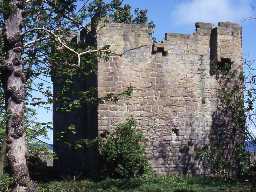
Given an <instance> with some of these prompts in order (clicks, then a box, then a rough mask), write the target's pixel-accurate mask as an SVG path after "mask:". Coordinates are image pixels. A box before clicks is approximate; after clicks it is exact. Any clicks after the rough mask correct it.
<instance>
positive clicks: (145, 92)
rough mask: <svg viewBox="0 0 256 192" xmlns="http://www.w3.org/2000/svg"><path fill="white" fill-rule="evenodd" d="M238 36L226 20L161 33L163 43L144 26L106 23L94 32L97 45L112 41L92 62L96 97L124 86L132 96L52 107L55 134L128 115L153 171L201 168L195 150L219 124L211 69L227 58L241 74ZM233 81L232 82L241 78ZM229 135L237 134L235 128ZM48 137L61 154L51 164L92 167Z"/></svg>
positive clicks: (104, 126) (98, 126)
mask: <svg viewBox="0 0 256 192" xmlns="http://www.w3.org/2000/svg"><path fill="white" fill-rule="evenodd" d="M241 38H242V34H241V27H240V26H239V25H237V24H233V23H229V22H221V23H219V24H218V26H217V27H213V25H212V24H209V23H196V32H194V33H193V34H191V35H184V34H177V33H167V34H166V35H165V40H164V41H163V42H162V43H153V41H152V39H151V37H150V35H149V29H148V27H147V26H144V25H133V24H117V23H109V24H106V26H104V27H102V28H100V29H99V30H98V32H97V46H98V47H99V48H101V47H103V46H104V45H111V47H110V48H111V50H112V52H114V53H115V54H113V55H111V56H110V58H109V60H107V61H106V60H104V59H102V60H99V61H98V73H97V77H95V79H94V80H95V81H94V83H95V86H97V90H98V96H99V97H104V96H106V95H107V94H109V93H121V92H123V91H125V90H126V89H127V88H128V87H130V86H131V87H133V92H132V96H131V97H124V98H121V99H119V100H118V101H117V102H111V101H106V102H104V103H101V104H99V105H98V106H97V108H93V109H92V108H88V107H86V108H84V109H81V110H80V111H79V112H76V113H73V114H63V113H59V112H55V113H54V126H55V130H56V131H55V132H58V131H60V130H63V129H65V127H67V126H68V125H69V123H75V124H77V126H78V127H79V129H80V132H81V135H80V137H81V138H83V137H84V138H90V137H94V136H96V135H97V134H100V133H102V132H104V130H109V129H111V127H113V126H115V125H116V124H118V123H120V122H123V121H125V120H126V119H127V118H128V117H131V116H132V117H133V118H135V119H136V122H137V126H138V129H141V130H142V131H143V133H144V136H145V144H146V155H147V157H148V159H149V160H150V163H151V165H152V167H153V169H154V170H155V171H156V173H158V174H170V173H174V172H179V173H199V174H200V173H202V171H203V164H202V163H201V162H200V160H199V159H198V157H197V151H198V150H200V149H202V148H203V147H204V146H205V145H208V144H209V142H210V139H209V138H210V137H211V134H213V133H214V132H215V131H214V130H213V129H216V126H217V127H221V126H222V127H223V122H221V121H224V120H218V119H217V120H216V117H217V116H218V114H219V112H218V110H219V107H218V105H219V99H218V90H220V89H221V88H222V87H221V86H223V85H221V84H220V79H221V78H225V76H224V75H221V74H219V72H218V71H219V70H220V69H222V68H223V65H227V64H229V67H230V68H228V70H231V71H232V70H233V71H234V70H236V71H237V72H238V73H240V72H242V68H243V67H242V41H241ZM233 78H234V79H237V76H234V77H233ZM234 79H233V81H232V82H231V84H234V83H235V82H236V83H237V82H239V81H240V82H239V84H240V85H241V84H242V80H237V81H235V80H234ZM226 88H227V90H228V89H232V86H231V85H230V84H229V85H228V86H227V87H226ZM227 117H229V116H227ZM230 120H231V121H232V119H230ZM91 125H93V126H91ZM227 126H228V125H226V127H227ZM89 128H91V129H89ZM92 129H93V130H92ZM223 129H225V126H224V127H223ZM234 137H235V138H236V137H239V138H242V137H240V136H238V133H237V135H235V136H234ZM54 142H55V144H54V147H55V151H56V153H57V154H58V155H60V158H59V160H58V161H56V165H57V166H59V167H70V168H71V170H75V169H76V167H79V168H78V170H87V169H89V168H92V167H97V166H96V162H97V161H96V158H97V155H95V154H93V155H88V152H86V153H87V154H81V153H80V154H78V155H77V154H75V152H73V151H71V150H68V149H63V148H62V146H61V144H58V141H57V140H55V141H54ZM88 160H89V162H91V163H88Z"/></svg>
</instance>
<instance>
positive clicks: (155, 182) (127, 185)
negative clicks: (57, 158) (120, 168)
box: [39, 176, 256, 192]
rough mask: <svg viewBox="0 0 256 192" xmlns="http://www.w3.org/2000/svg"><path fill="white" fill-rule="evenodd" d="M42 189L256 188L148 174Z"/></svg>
mask: <svg viewBox="0 0 256 192" xmlns="http://www.w3.org/2000/svg"><path fill="white" fill-rule="evenodd" d="M39 191H40V192H55V191H56V192H222V191H223V192H256V187H255V186H252V184H249V183H240V182H235V181H223V180H220V179H210V178H204V177H174V176H168V177H148V178H135V179H129V180H119V179H105V180H103V181H99V182H93V181H88V180H81V181H59V182H57V181H56V182H50V183H45V184H41V185H40V190H39Z"/></svg>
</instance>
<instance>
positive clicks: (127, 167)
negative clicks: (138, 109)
mask: <svg viewBox="0 0 256 192" xmlns="http://www.w3.org/2000/svg"><path fill="white" fill-rule="evenodd" d="M142 143H143V135H142V133H141V132H140V131H139V130H137V129H136V124H135V121H134V119H128V120H127V122H125V123H123V124H120V125H118V126H117V127H116V128H115V130H114V131H113V132H111V133H110V134H106V135H105V138H104V137H102V138H101V139H100V145H99V152H100V156H101V160H102V161H103V162H102V164H103V165H104V167H103V169H102V170H104V173H105V174H106V175H107V176H110V177H118V178H130V177H137V176H140V175H142V174H143V173H145V172H146V171H147V170H148V168H149V166H148V161H147V158H146V156H145V149H144V146H143V144H142Z"/></svg>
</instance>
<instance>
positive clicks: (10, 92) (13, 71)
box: [4, 0, 33, 192]
mask: <svg viewBox="0 0 256 192" xmlns="http://www.w3.org/2000/svg"><path fill="white" fill-rule="evenodd" d="M5 3H9V7H10V10H9V11H8V13H5V31H4V33H5V37H6V45H5V46H6V47H7V56H6V60H5V65H6V66H7V68H8V73H7V85H6V87H7V90H6V99H7V104H8V106H7V116H8V117H7V139H6V143H7V158H8V161H9V164H10V167H11V170H12V173H13V176H14V179H15V186H14V188H13V191H15V192H23V191H24V192H27V191H33V190H32V188H33V187H32V186H33V185H32V182H31V179H30V176H29V171H28V167H27V161H26V154H27V147H26V139H25V130H24V126H23V118H24V107H25V102H24V100H25V81H26V80H25V75H24V73H23V68H22V61H21V51H22V41H21V25H22V22H23V16H22V6H23V4H24V3H25V0H9V1H5Z"/></svg>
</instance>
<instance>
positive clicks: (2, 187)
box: [0, 175, 13, 192]
mask: <svg viewBox="0 0 256 192" xmlns="http://www.w3.org/2000/svg"><path fill="white" fill-rule="evenodd" d="M12 184H13V178H12V177H10V176H8V175H3V176H0V191H1V192H7V191H9V190H10V186H11V185H12Z"/></svg>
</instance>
